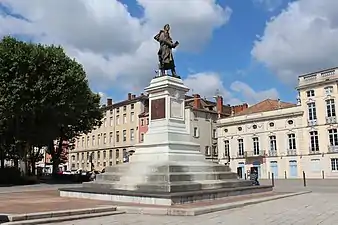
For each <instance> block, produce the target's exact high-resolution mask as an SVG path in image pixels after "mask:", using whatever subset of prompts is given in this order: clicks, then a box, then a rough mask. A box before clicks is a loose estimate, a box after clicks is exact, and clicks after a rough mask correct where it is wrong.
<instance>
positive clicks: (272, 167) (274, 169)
mask: <svg viewBox="0 0 338 225" xmlns="http://www.w3.org/2000/svg"><path fill="white" fill-rule="evenodd" d="M270 171H271V173H273V176H274V178H278V164H277V161H271V162H270Z"/></svg>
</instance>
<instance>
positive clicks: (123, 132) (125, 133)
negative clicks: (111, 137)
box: [122, 130, 127, 141]
mask: <svg viewBox="0 0 338 225" xmlns="http://www.w3.org/2000/svg"><path fill="white" fill-rule="evenodd" d="M122 140H123V141H127V131H126V130H123V131H122Z"/></svg>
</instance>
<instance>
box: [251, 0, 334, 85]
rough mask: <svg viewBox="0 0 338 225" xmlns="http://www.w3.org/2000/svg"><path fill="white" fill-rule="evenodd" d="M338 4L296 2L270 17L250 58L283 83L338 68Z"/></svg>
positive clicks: (310, 0) (309, 0)
mask: <svg viewBox="0 0 338 225" xmlns="http://www.w3.org/2000/svg"><path fill="white" fill-rule="evenodd" d="M337 9H338V1H337V0H320V1H319V0H298V1H296V2H293V3H290V4H289V5H288V7H287V9H286V10H284V11H283V12H281V13H280V14H279V15H278V16H276V17H275V18H272V19H271V20H270V21H269V22H268V23H267V24H266V27H265V30H264V34H263V36H262V37H260V38H259V40H257V41H256V42H255V44H254V48H253V49H252V52H251V54H252V56H253V57H254V58H255V59H256V60H258V61H259V62H261V63H263V64H265V65H266V66H267V67H268V68H269V69H270V70H271V71H272V72H274V73H276V75H277V76H278V77H279V78H280V79H281V80H282V81H285V82H288V83H291V84H296V81H297V76H298V75H300V74H302V73H306V72H312V71H314V70H318V69H323V68H327V67H332V66H337V65H338V38H337V37H338V14H337V12H336V11H337Z"/></svg>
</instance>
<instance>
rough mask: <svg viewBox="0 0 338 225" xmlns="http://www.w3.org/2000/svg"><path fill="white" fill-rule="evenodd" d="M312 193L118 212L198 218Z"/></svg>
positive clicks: (304, 192) (132, 207)
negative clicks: (195, 206) (185, 207)
mask: <svg viewBox="0 0 338 225" xmlns="http://www.w3.org/2000/svg"><path fill="white" fill-rule="evenodd" d="M308 193H311V191H302V192H295V193H289V194H283V195H278V196H271V197H263V198H260V199H251V200H244V201H240V202H232V203H225V204H220V205H212V206H204V207H198V208H193V209H191V208H190V209H184V208H155V207H137V206H117V210H119V211H120V210H121V211H124V212H126V213H130V214H149V215H169V216H198V215H202V214H207V213H212V212H217V211H222V210H228V209H234V208H241V207H245V206H249V205H254V204H259V203H262V202H268V201H273V200H278V199H283V198H288V197H293V196H297V195H303V194H308Z"/></svg>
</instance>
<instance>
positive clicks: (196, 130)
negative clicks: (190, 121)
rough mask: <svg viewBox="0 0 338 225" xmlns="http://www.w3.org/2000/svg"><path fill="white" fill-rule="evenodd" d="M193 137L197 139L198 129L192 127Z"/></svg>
mask: <svg viewBox="0 0 338 225" xmlns="http://www.w3.org/2000/svg"><path fill="white" fill-rule="evenodd" d="M194 137H198V128H197V127H194Z"/></svg>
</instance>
